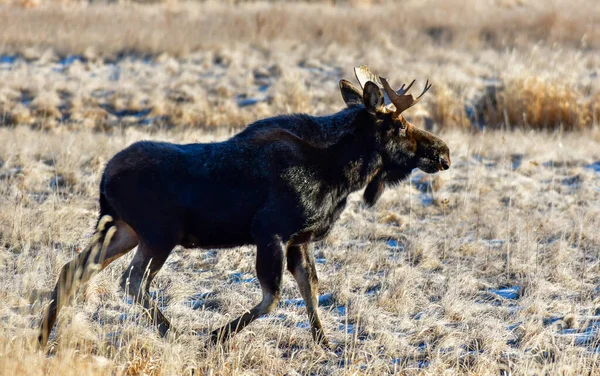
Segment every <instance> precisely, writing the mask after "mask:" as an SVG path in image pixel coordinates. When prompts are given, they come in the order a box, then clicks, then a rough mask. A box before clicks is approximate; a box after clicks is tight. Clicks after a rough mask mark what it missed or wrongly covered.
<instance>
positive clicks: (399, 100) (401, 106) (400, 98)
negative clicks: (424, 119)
mask: <svg viewBox="0 0 600 376" xmlns="http://www.w3.org/2000/svg"><path fill="white" fill-rule="evenodd" d="M379 78H380V79H381V82H382V83H383V89H384V90H385V92H386V94H387V95H388V96H389V97H390V100H391V101H392V103H393V104H394V107H396V110H395V111H394V115H395V116H399V115H400V114H401V113H402V112H404V111H406V110H408V109H409V108H411V107H412V106H414V105H415V104H417V103H419V101H420V100H421V98H422V97H423V94H425V93H426V92H427V90H429V89H431V84H430V83H429V80H427V82H425V88H424V89H423V92H421V94H420V95H419V96H418V97H416V98H415V97H414V96H413V95H412V94H406V92H407V91H408V89H410V87H411V86H413V84H414V83H415V80H413V81H412V82H411V83H410V85H408V87H407V88H406V89H405V88H404V86H405V85H404V84H403V85H402V87H401V88H400V90H398V91H397V92H396V91H394V89H392V87H391V86H390V84H389V83H388V82H387V80H386V79H385V78H383V77H379Z"/></svg>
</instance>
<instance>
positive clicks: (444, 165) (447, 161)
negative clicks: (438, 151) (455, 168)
mask: <svg viewBox="0 0 600 376" xmlns="http://www.w3.org/2000/svg"><path fill="white" fill-rule="evenodd" d="M440 164H441V165H442V168H443V169H444V170H447V169H449V168H450V159H448V158H446V157H440Z"/></svg>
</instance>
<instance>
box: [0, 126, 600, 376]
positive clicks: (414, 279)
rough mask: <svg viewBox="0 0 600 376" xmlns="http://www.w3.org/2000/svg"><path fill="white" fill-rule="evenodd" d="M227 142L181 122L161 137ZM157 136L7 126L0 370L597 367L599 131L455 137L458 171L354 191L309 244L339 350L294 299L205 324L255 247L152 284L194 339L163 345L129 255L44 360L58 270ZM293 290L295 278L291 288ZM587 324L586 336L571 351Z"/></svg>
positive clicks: (220, 309)
mask: <svg viewBox="0 0 600 376" xmlns="http://www.w3.org/2000/svg"><path fill="white" fill-rule="evenodd" d="M227 135H228V134H227V133H226V132H224V131H221V132H220V133H219V132H216V133H215V132H209V133H206V132H205V131H198V130H188V131H176V132H173V131H171V132H168V133H165V132H158V133H157V134H155V135H152V136H150V138H153V139H160V140H169V141H174V142H193V141H204V142H205V141H211V140H218V139H222V138H224V137H227ZM148 137H149V135H148V134H147V133H145V132H141V131H139V130H135V129H134V128H127V129H126V130H124V131H119V132H116V133H114V134H113V135H112V136H108V135H105V134H101V133H93V132H90V131H79V132H60V131H59V132H56V131H54V132H50V133H45V134H44V135H43V137H42V134H40V133H39V132H37V131H33V130H30V129H28V128H24V127H17V128H14V129H7V128H4V129H1V130H0V138H2V140H4V142H3V143H2V145H1V146H0V158H1V159H2V161H4V162H3V166H2V168H1V169H0V176H2V178H1V180H0V192H1V195H0V197H1V200H0V231H1V239H2V244H4V250H3V251H2V252H0V257H1V259H0V283H1V284H2V285H3V286H9V288H5V289H3V290H2V292H1V294H2V299H3V301H4V304H3V305H2V308H0V328H1V330H0V333H1V337H2V338H1V339H0V343H1V345H0V354H2V355H1V356H0V369H2V373H3V374H7V375H8V374H19V373H31V374H37V373H40V374H41V373H44V374H61V375H64V374H77V375H80V374H84V373H86V374H106V373H117V374H190V373H191V371H192V370H196V372H200V373H201V374H204V373H209V372H213V373H217V374H239V373H243V374H247V373H252V374H254V373H256V374H265V373H268V374H290V373H292V374H293V373H295V372H298V373H302V374H304V373H318V374H331V373H333V374H339V373H354V372H360V373H367V374H382V373H392V372H400V371H401V370H402V372H401V373H408V374H413V373H424V374H432V375H433V374H440V373H442V372H448V373H466V374H478V375H480V374H498V373H499V372H500V370H505V371H512V372H514V373H516V374H523V373H527V372H537V373H540V372H541V373H546V372H549V373H550V374H555V373H558V372H559V371H560V372H564V373H565V374H580V373H581V372H582V370H584V369H585V370H589V371H590V372H591V373H592V374H593V373H595V372H596V371H594V370H597V367H598V366H599V365H600V364H599V363H600V359H598V355H597V352H595V349H596V347H595V346H596V342H597V341H598V340H599V339H598V337H597V334H596V332H595V329H594V330H592V331H590V332H587V334H589V336H588V337H585V336H584V334H585V332H584V329H585V328H587V327H588V326H589V325H590V324H591V325H595V324H594V323H595V322H596V320H600V319H599V318H598V316H596V315H597V314H598V311H597V307H598V305H599V303H600V301H599V300H598V299H600V295H599V294H598V291H597V288H596V286H597V284H598V281H599V280H600V268H599V265H600V255H599V254H598V249H599V247H600V238H599V237H598V231H597V228H598V226H600V223H599V222H598V218H600V208H598V205H596V203H597V202H599V200H600V174H599V172H594V170H593V169H592V168H591V166H590V164H591V163H593V162H596V163H598V162H599V161H600V149H599V148H598V147H597V145H598V142H600V135H599V134H598V133H597V132H589V131H586V132H583V133H571V134H552V135H550V134H543V133H541V134H537V135H532V134H530V133H521V132H511V133H505V132H492V133H487V134H481V135H469V134H465V133H456V132H451V133H444V134H443V138H444V139H445V140H447V141H448V144H449V146H450V148H451V150H452V158H453V167H452V169H450V170H449V171H447V172H444V173H442V174H439V175H435V176H426V175H424V174H421V173H416V174H415V175H414V176H413V178H412V181H411V182H410V183H408V182H407V183H403V184H402V185H400V186H398V187H397V188H394V189H389V190H388V191H387V192H386V193H385V194H384V196H383V197H382V199H381V201H380V202H379V203H378V204H377V205H376V206H375V207H374V208H372V209H367V208H365V207H363V205H362V203H361V201H360V196H359V195H358V194H357V195H353V196H352V197H351V200H350V203H349V206H348V208H347V209H346V211H345V213H344V214H343V216H342V218H341V220H340V223H339V224H338V225H337V226H336V228H335V230H334V232H333V234H332V235H331V236H330V237H329V239H328V240H327V241H326V242H325V243H323V244H318V245H317V246H316V249H315V252H316V256H317V257H318V258H319V262H320V263H319V265H318V269H319V273H320V279H321V293H322V294H332V296H333V297H332V299H331V300H332V302H331V303H330V305H328V306H326V307H322V308H321V311H322V315H323V320H324V325H325V327H326V329H327V331H328V334H329V335H330V336H331V338H332V339H333V342H334V343H335V344H337V345H338V346H339V348H338V350H337V351H336V352H334V353H329V352H325V351H323V350H322V349H321V348H319V347H315V346H314V345H313V344H312V340H311V338H310V333H309V330H308V329H307V328H306V327H305V326H306V324H307V321H306V320H307V319H306V316H305V312H304V309H303V308H301V307H296V306H294V305H293V304H292V305H285V304H282V306H280V308H279V309H278V310H277V311H276V313H275V314H274V315H272V316H270V317H267V318H264V319H261V320H259V321H257V322H256V323H254V324H252V326H251V327H250V328H248V330H246V331H244V332H242V333H241V334H240V335H239V336H237V337H235V338H234V339H233V341H232V342H231V344H230V346H229V347H228V348H227V349H225V350H217V349H214V348H212V347H210V345H208V344H207V336H206V334H202V333H207V332H208V330H210V329H213V328H216V327H217V326H220V325H222V324H223V323H225V322H226V321H228V320H229V319H230V318H231V317H232V316H235V315H237V314H239V313H241V312H243V311H244V310H245V309H247V308H248V307H250V306H251V305H252V304H253V303H254V302H256V301H257V300H258V299H260V288H259V287H258V285H257V283H256V282H255V281H254V280H252V279H251V278H252V277H253V276H254V272H253V264H254V252H255V251H254V249H253V248H252V247H242V248H236V249H229V250H221V251H217V252H215V251H211V250H184V249H176V250H175V252H174V253H173V254H172V255H171V257H170V258H169V260H168V262H167V264H166V266H165V268H163V271H162V272H161V274H159V276H158V277H157V280H156V282H155V285H154V288H153V289H154V290H156V291H157V293H158V295H159V296H161V297H162V299H164V300H163V305H164V306H165V307H166V308H165V311H166V314H167V315H168V316H169V317H171V318H172V319H173V322H174V324H175V325H176V326H177V327H178V328H180V329H182V331H183V332H185V333H190V332H191V330H199V331H200V333H201V334H200V335H197V336H193V335H191V334H186V335H184V336H183V337H182V338H180V339H177V340H174V339H172V338H171V339H160V338H158V336H157V335H156V334H155V332H154V331H153V330H152V329H151V328H150V327H149V326H148V323H147V321H146V320H145V319H144V318H143V315H142V314H141V311H140V310H139V308H138V307H136V306H133V305H130V304H128V303H127V302H126V301H124V299H123V296H122V294H121V293H120V291H119V288H118V278H119V276H120V274H121V273H122V271H123V270H124V269H125V267H126V265H127V263H128V261H129V259H130V258H131V256H130V255H129V256H126V257H125V260H119V261H117V262H115V263H114V265H112V266H111V267H109V268H108V270H106V271H104V272H103V273H102V274H100V275H99V276H98V277H96V278H95V279H94V280H93V281H92V282H90V283H89V284H88V285H87V287H86V288H85V289H84V290H83V292H82V293H81V294H80V295H79V297H78V298H77V300H76V302H75V303H74V304H72V305H71V306H70V307H68V308H67V309H65V310H64V311H63V312H61V316H60V321H59V325H58V330H57V331H56V333H55V337H54V341H55V342H53V345H52V346H53V347H52V354H55V355H53V356H51V357H50V358H46V357H45V356H44V355H43V354H41V353H39V352H37V351H36V350H35V346H34V342H35V338H36V330H35V326H36V323H37V322H38V320H39V319H40V315H41V308H42V306H43V304H44V301H45V300H44V299H46V298H47V291H48V290H49V289H50V288H51V287H52V286H53V284H54V282H55V278H56V275H57V273H58V270H59V268H60V267H61V266H62V264H63V263H64V262H66V261H67V260H68V259H70V258H71V257H72V256H73V254H74V252H75V251H76V250H77V249H78V248H81V247H83V246H84V245H85V243H86V240H87V239H88V238H89V236H90V232H91V230H92V227H93V224H94V221H95V219H96V213H97V204H96V200H97V183H98V179H99V176H100V172H101V167H102V165H103V164H104V163H105V161H106V160H107V159H108V158H110V156H111V155H112V154H113V153H115V152H116V151H118V150H119V149H121V148H122V147H124V146H125V145H127V144H129V143H131V142H133V141H135V140H139V139H142V138H148ZM23 140H27V142H23ZM586 166H588V167H586ZM596 166H597V165H596ZM57 178H58V180H57ZM57 182H62V183H57ZM389 240H393V242H397V243H393V242H392V243H390V242H389ZM396 244H397V245H396ZM236 273H239V274H236ZM240 281H241V282H240ZM505 286H519V288H520V290H519V294H520V296H519V298H518V299H514V300H510V299H502V298H500V297H499V296H497V295H495V294H493V293H491V292H490V290H491V289H495V288H500V287H505ZM32 292H33V293H32ZM209 292H210V293H212V294H211V295H210V296H209V297H208V298H205V305H204V308H200V309H197V310H194V309H192V308H191V307H190V305H193V303H194V300H193V297H194V296H195V295H196V294H199V293H209ZM296 298H299V293H298V291H297V288H296V286H295V284H294V282H293V279H292V278H291V277H290V276H289V275H286V277H285V281H284V299H296ZM340 307H345V311H344V308H340ZM551 319H555V320H557V321H556V322H552V320H551ZM348 325H349V326H348ZM347 327H349V328H351V329H350V330H347V329H346V328H347ZM569 328H573V329H578V330H579V332H580V334H573V333H571V332H570V331H569V330H565V329H569ZM572 332H576V330H574V331H572ZM578 335H579V336H580V337H581V338H583V339H585V340H586V341H589V344H587V345H578V344H577V343H578V342H576V341H577V340H576V336H578ZM583 339H580V340H583ZM419 365H421V367H422V368H418V367H419Z"/></svg>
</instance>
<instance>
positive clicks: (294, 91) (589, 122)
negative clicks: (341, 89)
mask: <svg viewBox="0 0 600 376" xmlns="http://www.w3.org/2000/svg"><path fill="white" fill-rule="evenodd" d="M1 6H2V10H3V11H2V12H0V35H1V37H0V46H1V47H0V50H2V51H4V54H5V56H8V57H9V59H15V60H11V62H10V63H4V64H3V63H0V67H1V69H0V80H1V81H2V82H3V85H2V88H1V89H0V112H1V113H2V123H3V124H8V125H14V124H30V125H34V126H35V127H37V128H43V129H48V128H54V127H57V126H60V127H62V126H66V127H68V128H71V129H72V128H82V127H83V128H95V129H103V130H106V129H111V128H113V127H114V126H119V127H120V126H122V125H123V124H129V125H139V124H140V123H141V124H142V125H154V126H167V127H182V126H183V127H212V126H223V125H226V126H229V127H238V128H239V127H241V126H244V125H245V124H247V123H249V122H251V121H253V120H256V119H258V118H262V117H265V116H269V115H274V114H277V113H280V112H282V111H284V112H286V111H306V112H311V113H316V114H323V113H330V112H333V111H336V110H337V109H339V104H338V103H339V101H338V100H337V99H338V98H337V97H338V94H337V93H336V90H335V87H336V82H337V81H338V80H339V79H340V78H342V77H346V78H349V77H351V76H352V74H351V67H352V66H355V65H358V64H367V65H369V66H371V67H372V68H374V69H375V71H376V72H378V73H380V74H382V75H384V76H387V77H390V78H391V79H392V81H393V83H394V84H398V85H399V84H400V82H401V81H400V80H403V81H408V80H410V79H412V78H413V77H415V78H419V79H423V78H426V77H428V78H430V79H431V80H432V81H433V82H434V84H435V88H436V90H435V91H433V93H432V94H431V95H429V97H428V101H427V102H426V103H425V104H424V106H422V107H421V109H422V110H424V111H425V112H423V113H424V114H425V115H424V117H423V118H424V120H426V121H429V122H431V121H433V122H435V123H436V124H437V125H436V127H435V128H436V129H440V128H452V127H454V128H461V129H470V128H473V127H475V128H479V127H481V126H483V125H485V126H486V127H488V128H514V127H521V126H525V127H532V128H535V129H556V128H561V129H565V130H580V129H583V128H589V127H592V126H594V125H595V124H597V122H598V120H597V119H598V115H599V112H600V84H599V83H598V75H597V67H598V66H599V64H600V60H599V58H598V53H597V48H598V46H599V45H600V34H598V32H599V31H598V28H595V27H594V25H596V24H598V23H600V19H598V15H599V14H600V8H598V3H597V2H596V1H592V0H578V1H577V2H576V3H572V2H571V3H569V6H568V7H564V6H563V4H562V2H560V1H554V2H547V1H528V2H515V3H510V2H498V1H475V0H473V1H468V2H461V6H456V5H454V4H453V3H452V2H447V1H439V0H429V1H426V2H412V1H407V2H403V3H402V4H401V5H399V4H398V3H394V2H383V3H382V4H380V5H373V6H359V5H356V4H355V5H352V4H346V5H342V6H332V5H327V4H319V5H316V4H306V3H292V4H289V3H283V4H282V3H276V4H275V5H272V4H269V3H265V2H258V3H249V4H242V5H239V6H237V7H231V6H228V5H223V4H219V3H215V2H206V3H204V2H203V3H180V2H174V3H166V4H162V5H140V4H135V3H123V4H119V5H106V4H104V5H102V4H100V5H93V6H91V5H86V4H85V3H80V2H66V3H64V4H62V5H56V4H54V3H46V2H42V3H41V4H40V6H39V7H36V8H34V9H23V8H21V7H18V6H11V5H1ZM465 8H469V9H471V10H472V12H473V16H472V17H466V18H465V17H464V9H465ZM390 14H394V17H389V15H390ZM107 30H110V32H106V31H107ZM491 89H493V90H491ZM465 108H471V109H472V111H471V112H470V113H467V112H466V111H465ZM427 113H428V114H429V115H427Z"/></svg>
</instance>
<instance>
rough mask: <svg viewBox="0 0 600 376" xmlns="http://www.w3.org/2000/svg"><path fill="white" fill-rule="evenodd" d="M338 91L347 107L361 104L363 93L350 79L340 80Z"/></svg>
mask: <svg viewBox="0 0 600 376" xmlns="http://www.w3.org/2000/svg"><path fill="white" fill-rule="evenodd" d="M340 91H341V92H342V98H344V102H346V106H348V107H356V106H360V105H361V104H363V95H362V93H361V91H360V89H359V88H357V87H356V86H354V85H352V84H351V83H350V81H347V80H343V79H342V80H340Z"/></svg>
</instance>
